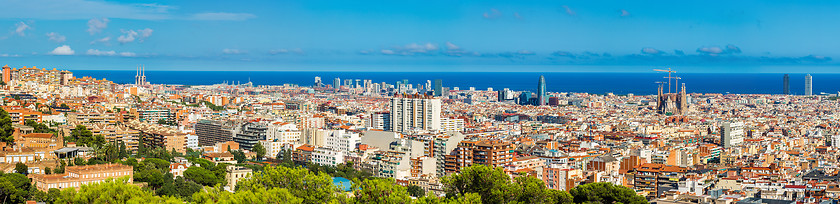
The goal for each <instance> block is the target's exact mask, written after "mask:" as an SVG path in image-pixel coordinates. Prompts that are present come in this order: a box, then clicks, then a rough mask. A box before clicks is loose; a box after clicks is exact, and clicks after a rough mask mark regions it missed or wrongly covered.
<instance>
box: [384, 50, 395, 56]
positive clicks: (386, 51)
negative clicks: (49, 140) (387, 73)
mask: <svg viewBox="0 0 840 204" xmlns="http://www.w3.org/2000/svg"><path fill="white" fill-rule="evenodd" d="M381 52H382V54H386V55H393V54H395V53H394V51H393V50H382V51H381Z"/></svg>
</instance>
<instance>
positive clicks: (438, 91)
mask: <svg viewBox="0 0 840 204" xmlns="http://www.w3.org/2000/svg"><path fill="white" fill-rule="evenodd" d="M435 96H437V97H440V96H443V80H440V79H435Z"/></svg>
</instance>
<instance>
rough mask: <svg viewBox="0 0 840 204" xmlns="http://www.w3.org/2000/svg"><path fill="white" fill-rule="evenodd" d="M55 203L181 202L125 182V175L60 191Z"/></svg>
mask: <svg viewBox="0 0 840 204" xmlns="http://www.w3.org/2000/svg"><path fill="white" fill-rule="evenodd" d="M55 203H114V204H116V203H120V204H121V203H183V201H181V200H180V199H178V198H174V197H159V196H155V195H154V194H152V193H151V192H148V191H144V190H142V189H140V187H138V186H135V185H132V184H129V183H127V177H123V178H119V179H116V180H108V181H105V182H99V183H93V184H89V185H83V186H82V187H81V188H79V191H76V189H75V188H67V189H64V190H62V191H61V194H60V195H59V196H58V198H57V199H56V201H55Z"/></svg>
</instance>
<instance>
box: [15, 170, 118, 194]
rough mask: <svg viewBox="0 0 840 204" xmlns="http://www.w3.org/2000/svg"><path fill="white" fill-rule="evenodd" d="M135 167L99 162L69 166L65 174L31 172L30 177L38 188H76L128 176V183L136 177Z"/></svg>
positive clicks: (46, 189) (42, 189)
mask: <svg viewBox="0 0 840 204" xmlns="http://www.w3.org/2000/svg"><path fill="white" fill-rule="evenodd" d="M133 169H134V167H132V166H128V165H122V164H97V165H87V166H68V167H66V169H65V170H64V171H65V173H63V174H50V175H45V174H29V175H28V177H29V178H30V180H31V181H32V185H34V186H35V187H36V188H37V189H38V190H41V191H49V189H50V188H56V189H65V188H76V189H77V190H78V189H79V187H81V186H82V185H85V184H91V183H99V182H103V181H105V180H108V179H113V178H120V177H127V178H128V180H127V182H128V183H132V179H133V178H134V177H133V176H134V170H133Z"/></svg>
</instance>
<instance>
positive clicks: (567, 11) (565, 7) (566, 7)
mask: <svg viewBox="0 0 840 204" xmlns="http://www.w3.org/2000/svg"><path fill="white" fill-rule="evenodd" d="M563 9H564V10H565V11H566V14H569V15H570V16H575V15H577V13H575V11H574V10H572V8H569V6H566V5H563Z"/></svg>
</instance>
